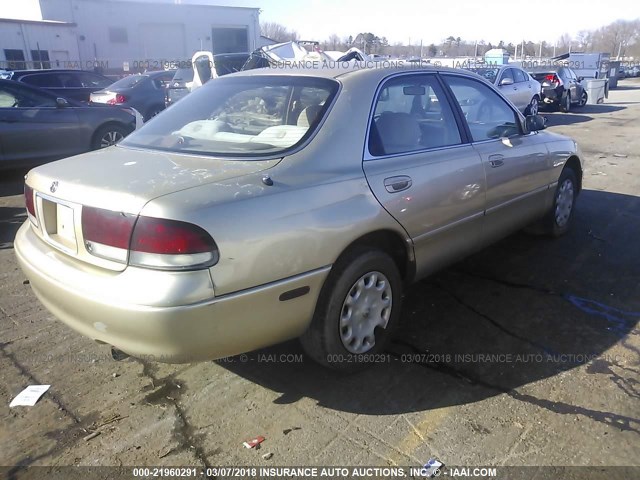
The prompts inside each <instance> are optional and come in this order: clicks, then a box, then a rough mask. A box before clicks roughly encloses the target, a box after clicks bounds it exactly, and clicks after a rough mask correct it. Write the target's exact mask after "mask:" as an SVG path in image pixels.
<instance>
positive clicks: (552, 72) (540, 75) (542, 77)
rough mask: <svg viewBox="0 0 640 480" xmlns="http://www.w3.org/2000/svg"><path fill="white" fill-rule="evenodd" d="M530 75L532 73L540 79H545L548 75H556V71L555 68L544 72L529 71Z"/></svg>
mask: <svg viewBox="0 0 640 480" xmlns="http://www.w3.org/2000/svg"><path fill="white" fill-rule="evenodd" d="M529 75H531V76H532V77H533V78H535V79H536V80H538V81H540V80H544V79H545V78H546V77H547V76H548V75H556V72H555V71H553V70H549V71H544V72H529Z"/></svg>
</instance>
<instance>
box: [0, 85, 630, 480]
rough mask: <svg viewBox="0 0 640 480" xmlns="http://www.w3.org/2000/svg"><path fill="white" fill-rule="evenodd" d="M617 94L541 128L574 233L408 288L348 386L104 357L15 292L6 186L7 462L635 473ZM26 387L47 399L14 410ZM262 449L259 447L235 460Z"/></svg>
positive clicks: (624, 169)
mask: <svg viewBox="0 0 640 480" xmlns="http://www.w3.org/2000/svg"><path fill="white" fill-rule="evenodd" d="M620 85H621V86H620V88H619V89H618V90H615V91H612V92H611V93H610V97H609V99H608V100H607V102H606V104H604V105H595V106H587V107H585V108H583V109H576V110H574V111H573V112H571V113H568V114H561V113H549V114H547V115H548V117H549V125H550V127H549V128H550V130H551V131H554V132H560V133H563V134H568V135H570V136H572V137H574V138H575V139H577V140H578V141H579V142H580V144H581V146H582V149H583V151H584V153H585V156H586V160H587V166H586V171H585V176H584V191H583V193H582V195H581V197H580V198H579V200H578V202H579V203H578V207H577V217H576V219H575V220H576V222H575V226H574V229H573V231H572V232H571V233H570V234H569V235H567V236H566V237H564V238H561V239H558V240H551V239H546V238H540V237H535V236H529V235H526V234H524V233H519V234H516V235H514V236H512V237H510V238H508V239H505V240H504V241H502V242H501V243H499V244H497V245H495V246H493V247H491V248H489V249H487V250H485V251H483V252H481V253H479V254H477V255H475V256H473V257H471V258H468V259H467V260H465V261H463V262H461V263H459V264H457V265H455V266H453V267H452V268H450V269H448V270H446V271H443V272H441V273H440V274H438V275H436V276H434V277H432V278H430V279H428V280H426V281H423V282H420V283H419V284H417V285H415V286H413V287H412V288H411V290H410V291H409V292H408V293H407V298H406V303H405V308H404V314H403V320H404V321H403V327H402V329H401V331H400V332H399V336H398V339H397V341H396V342H395V343H394V344H393V345H392V347H391V349H390V353H391V358H392V361H390V362H387V363H380V364H378V365H376V366H375V367H374V368H371V369H370V370H368V371H366V372H363V373H360V374H356V375H349V376H344V375H337V374H335V373H332V372H329V371H326V370H323V369H322V368H319V367H318V366H316V365H315V364H314V363H312V362H311V361H310V360H307V359H306V358H304V357H303V355H302V352H301V350H300V347H299V346H298V344H297V343H296V342H289V343H287V344H284V345H280V346H277V347H275V348H270V349H267V350H265V351H262V352H254V353H251V354H248V355H245V356H239V357H235V358H232V359H229V360H228V361H225V362H209V363H200V364H192V365H178V366H175V365H173V366H172V365H161V364H148V363H144V362H141V361H138V360H133V359H127V360H123V361H120V362H116V361H114V360H112V359H111V357H110V354H109V350H108V348H107V347H105V346H101V345H98V344H96V343H94V342H92V341H91V340H88V339H86V338H83V337H81V336H80V335H78V334H76V333H75V332H73V331H71V330H70V329H68V328H67V327H66V326H64V325H63V324H62V323H60V322H59V321H57V320H56V319H54V318H53V317H52V316H51V315H49V314H48V313H47V312H46V311H45V310H44V309H43V307H42V306H41V305H40V304H39V303H38V301H37V300H36V298H35V297H34V295H33V293H32V292H31V289H30V286H29V285H27V284H25V282H24V279H25V277H24V276H23V275H22V273H21V271H20V270H19V269H18V266H17V264H16V260H15V257H14V253H13V248H12V240H13V237H14V235H15V232H16V230H17V228H18V226H19V224H20V223H21V222H22V221H24V213H23V212H24V210H23V201H22V197H21V189H22V186H21V177H20V174H14V175H10V176H9V178H7V175H6V174H5V173H3V174H2V178H3V181H2V183H1V185H0V266H1V267H0V278H1V282H0V417H1V423H0V445H1V447H0V465H9V466H29V465H84V466H95V465H101V466H112V465H196V466H220V465H227V466H231V465H252V466H253V465H352V466H358V465H367V466H388V465H403V466H419V465H423V464H424V463H425V462H426V461H427V460H428V459H429V458H431V457H434V456H435V457H438V458H439V459H441V460H442V461H443V462H445V463H447V464H450V465H497V466H500V465H512V466H524V465H531V466H534V465H556V466H557V465H568V466H640V397H639V395H640V337H639V336H638V333H639V330H638V326H637V322H638V320H639V319H640V242H639V241H638V238H639V236H640V197H639V195H640V154H639V153H638V152H640V127H639V124H638V118H640V81H637V80H625V81H622V82H621V83H620ZM257 317H259V315H257ZM257 319H259V318H257ZM29 384H51V389H50V390H49V391H48V392H47V393H46V394H45V395H44V397H43V398H42V399H41V400H40V401H39V403H38V404H37V405H36V406H34V407H17V408H13V409H10V408H9V401H10V400H11V399H12V398H13V397H14V396H15V395H16V394H17V393H18V392H20V391H21V390H22V389H23V388H24V387H26V386H27V385H29ZM94 430H97V431H99V432H101V434H100V435H99V436H97V437H94V438H92V439H90V440H86V441H85V440H83V438H84V437H85V436H86V435H87V434H89V433H90V432H92V431H94ZM256 435H263V436H264V437H265V438H266V440H265V441H264V443H263V444H262V447H261V448H260V449H253V450H249V449H246V448H243V447H242V442H243V441H244V440H246V439H248V438H251V437H253V436H256ZM265 453H272V454H273V456H272V457H271V458H270V459H268V460H267V459H264V458H263V455H264V454H265ZM633 472H634V473H635V476H636V478H638V477H640V469H634V470H633ZM13 473H14V474H16V475H18V476H17V477H15V478H20V476H19V474H20V469H19V468H18V469H15V468H14V469H13ZM599 478H601V477H599ZM605 478H612V476H611V474H608V475H606V476H605ZM629 478H630V477H629Z"/></svg>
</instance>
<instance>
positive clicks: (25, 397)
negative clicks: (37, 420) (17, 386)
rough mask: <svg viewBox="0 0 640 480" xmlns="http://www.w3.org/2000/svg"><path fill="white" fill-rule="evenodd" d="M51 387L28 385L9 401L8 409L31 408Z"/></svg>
mask: <svg viewBox="0 0 640 480" xmlns="http://www.w3.org/2000/svg"><path fill="white" fill-rule="evenodd" d="M50 386H51V385H29V386H28V387H27V388H25V389H24V390H22V391H21V392H20V393H19V394H18V395H16V397H15V398H14V399H13V400H11V403H10V404H9V407H17V406H25V407H33V406H34V405H35V404H36V402H37V401H38V400H39V399H40V397H41V396H42V395H44V392H46V391H47V390H49V387H50Z"/></svg>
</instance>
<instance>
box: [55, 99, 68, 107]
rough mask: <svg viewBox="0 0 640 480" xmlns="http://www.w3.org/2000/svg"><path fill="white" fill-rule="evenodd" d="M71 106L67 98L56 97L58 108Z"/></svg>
mask: <svg viewBox="0 0 640 480" xmlns="http://www.w3.org/2000/svg"><path fill="white" fill-rule="evenodd" d="M68 106H69V102H67V100H66V99H64V98H61V97H58V98H56V107H58V108H64V107H68Z"/></svg>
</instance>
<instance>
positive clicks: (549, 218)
mask: <svg viewBox="0 0 640 480" xmlns="http://www.w3.org/2000/svg"><path fill="white" fill-rule="evenodd" d="M567 182H568V183H570V185H571V192H572V194H571V201H570V203H569V204H566V203H565V205H568V206H569V213H568V216H567V217H566V221H564V222H562V221H559V215H558V209H559V208H561V207H559V201H560V200H561V199H560V197H561V195H562V194H563V193H562V192H563V188H567V187H566V185H567ZM578 192H579V191H578V178H577V176H576V173H575V172H574V171H573V169H572V168H571V167H565V168H564V170H563V171H562V173H561V174H560V178H559V179H558V185H557V187H556V192H555V194H554V196H553V205H552V207H551V208H550V209H549V212H548V213H547V214H546V216H545V217H544V218H543V223H542V225H543V228H544V233H546V234H547V235H551V236H552V237H559V236H561V235H564V234H565V233H567V232H568V231H569V230H570V228H571V224H572V223H573V216H574V215H573V213H574V211H575V205H576V199H577V198H578ZM565 201H566V197H565ZM560 218H564V217H563V216H560Z"/></svg>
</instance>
